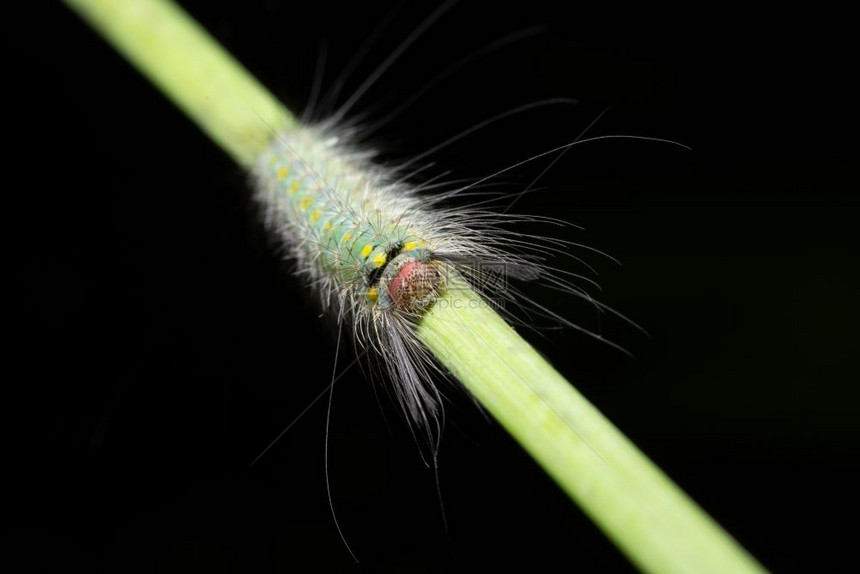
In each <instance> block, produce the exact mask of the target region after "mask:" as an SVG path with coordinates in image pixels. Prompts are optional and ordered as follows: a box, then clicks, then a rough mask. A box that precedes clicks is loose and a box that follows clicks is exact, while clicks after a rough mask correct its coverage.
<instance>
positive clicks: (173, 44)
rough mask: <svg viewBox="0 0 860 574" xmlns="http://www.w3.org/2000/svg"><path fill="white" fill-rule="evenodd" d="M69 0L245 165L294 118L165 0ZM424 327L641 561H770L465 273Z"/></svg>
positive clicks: (736, 566)
mask: <svg viewBox="0 0 860 574" xmlns="http://www.w3.org/2000/svg"><path fill="white" fill-rule="evenodd" d="M65 1H66V3H67V4H68V5H69V6H71V7H72V8H73V9H74V10H76V11H77V12H78V13H79V14H80V15H81V16H82V17H83V18H84V19H85V20H86V21H88V22H89V23H90V25H92V26H93V27H94V28H95V29H96V30H98V31H99V32H100V33H101V34H102V35H103V36H104V37H105V38H107V39H108V41H109V42H110V43H111V44H112V45H113V46H114V47H115V48H116V49H117V50H118V51H120V52H121V53H123V54H124V55H125V56H126V57H127V58H128V59H129V60H130V61H131V62H132V63H133V64H134V65H135V66H136V67H137V68H138V69H139V70H140V71H141V73H143V74H144V75H146V76H147V77H148V78H149V79H150V80H152V82H153V83H155V84H156V85H157V86H158V87H159V88H160V89H161V90H162V91H163V92H164V93H165V94H166V95H167V96H168V97H169V98H171V99H172V100H173V101H174V102H175V103H176V104H177V106H179V107H180V108H181V109H182V110H183V111H184V112H185V113H186V114H187V115H188V116H189V117H191V118H192V119H193V120H194V121H195V122H196V123H197V124H198V125H199V126H200V127H201V128H202V129H203V130H204V131H205V132H206V133H208V134H209V135H210V136H211V137H212V139H213V140H214V141H215V142H217V143H218V144H219V145H220V146H221V147H223V148H224V149H225V150H226V151H227V152H228V153H229V154H230V155H232V156H233V157H234V158H235V160H236V161H237V162H238V163H239V164H241V165H243V166H245V167H249V166H251V165H252V164H253V163H254V162H255V160H256V158H257V157H258V156H259V155H260V154H261V153H263V152H264V150H265V149H266V148H267V147H268V145H269V144H270V143H271V141H272V138H273V137H274V134H275V133H276V132H279V131H281V130H287V129H294V128H296V127H297V126H298V123H297V122H296V120H295V118H294V117H293V116H292V114H290V112H289V111H287V110H286V108H284V107H283V106H282V105H281V104H280V103H279V102H278V101H277V100H276V99H275V98H274V97H273V96H272V95H271V94H270V93H269V92H268V91H267V90H266V89H265V88H264V87H262V86H261V85H260V84H259V83H258V82H257V81H256V80H255V79H254V78H253V77H252V76H251V75H250V74H249V73H248V72H247V71H246V70H244V68H242V67H241V66H240V65H239V64H238V63H237V62H236V61H235V60H234V59H233V58H232V56H230V54H228V53H227V52H226V51H225V50H224V49H223V48H222V47H221V46H219V45H218V44H217V43H216V42H215V41H214V40H213V39H212V38H211V37H210V36H209V35H208V34H207V33H206V32H205V31H204V30H203V29H202V28H200V26H199V25H198V24H197V23H195V22H194V21H193V20H192V19H191V18H190V17H189V16H188V15H187V14H185V13H184V12H183V11H182V10H181V9H179V8H178V7H177V6H175V5H174V4H172V3H170V2H168V1H167V0H65ZM418 334H419V336H420V338H421V339H422V341H423V342H424V343H425V344H426V346H427V347H428V348H429V349H430V350H431V351H432V352H433V354H434V355H435V356H436V358H437V359H438V360H439V361H440V363H441V364H442V365H444V366H445V367H446V368H447V369H449V370H450V371H451V373H453V375H454V376H455V377H457V379H458V380H459V381H460V382H461V383H462V384H463V385H464V386H465V387H466V388H468V389H469V391H471V392H472V394H474V396H475V397H477V399H478V400H479V401H480V402H481V404H482V405H484V407H485V408H486V409H487V410H488V411H489V412H490V413H492V414H493V416H494V417H495V418H496V419H497V420H498V421H499V422H500V423H501V424H502V425H503V426H504V427H505V428H506V429H507V430H508V431H509V432H510V433H511V434H512V435H513V436H514V438H516V439H517V440H518V441H519V442H520V444H521V445H522V446H523V447H524V448H525V449H526V450H527V451H528V452H529V453H530V454H531V455H532V456H533V457H534V458H535V460H537V462H538V463H540V464H541V465H542V466H543V468H544V469H545V470H546V471H547V473H549V475H550V476H552V478H553V479H554V480H555V481H556V482H557V483H558V484H559V485H560V486H561V487H562V488H563V489H564V490H565V491H566V492H567V493H568V494H569V495H570V496H571V498H572V499H573V500H574V501H576V502H577V503H578V504H579V505H580V506H581V507H582V508H583V509H584V510H585V512H586V513H587V514H588V515H589V516H590V517H591V518H592V519H593V520H594V521H595V522H596V523H597V524H598V525H599V526H600V528H602V529H603V531H604V532H605V533H606V534H607V535H608V536H609V537H610V538H611V539H612V540H613V541H614V542H615V543H616V544H617V545H618V547H619V548H621V549H622V551H623V552H624V553H625V554H626V555H627V556H628V557H629V558H630V560H631V561H632V562H633V563H635V564H636V565H637V566H639V567H640V568H641V569H642V570H645V571H650V572H697V573H699V572H732V573H737V572H761V571H763V569H762V568H761V566H760V565H759V564H758V563H757V562H756V561H755V559H754V558H752V557H751V556H750V555H749V554H748V553H747V552H746V551H745V550H744V549H743V548H741V546H740V545H739V544H737V542H735V541H734V540H733V539H732V538H731V537H730V536H729V535H728V534H727V533H726V532H725V531H724V530H723V529H722V528H720V526H719V525H717V524H716V523H715V522H714V521H713V520H712V519H711V518H710V517H709V516H708V515H707V514H705V513H704V511H702V510H701V509H700V508H699V507H698V506H696V504H695V503H694V502H693V501H692V500H690V499H689V498H688V497H687V496H686V495H685V494H684V493H683V492H682V491H681V490H680V489H679V488H678V487H677V486H676V485H675V484H673V483H672V482H671V480H669V479H668V478H667V477H666V475H665V474H663V473H662V472H661V471H660V469H658V468H657V467H656V466H655V465H654V464H653V463H652V462H651V461H650V460H649V459H648V458H647V457H646V456H645V455H644V454H642V452H641V451H639V450H638V449H637V448H636V447H635V446H634V445H633V444H632V443H631V442H630V441H629V440H628V439H627V438H626V437H625V436H624V435H623V434H622V433H621V432H620V431H619V430H618V429H617V428H616V427H615V426H614V425H612V424H611V423H610V422H609V421H608V420H607V419H606V418H605V417H604V416H603V415H602V414H601V413H600V412H599V411H598V410H597V409H596V408H594V406H592V405H591V404H590V403H589V402H588V401H587V400H586V399H585V398H584V397H583V396H582V395H581V394H580V393H579V392H577V391H576V389H574V388H573V386H571V385H570V383H569V382H567V381H566V380H565V379H564V378H563V377H562V376H561V375H560V374H559V373H558V372H557V371H555V370H554V369H553V368H552V367H551V366H550V365H549V364H548V363H547V362H546V361H545V360H544V359H543V358H541V357H540V355H539V354H538V353H537V352H536V351H535V350H534V349H533V348H532V347H531V346H529V344H528V343H527V342H525V341H524V340H523V339H522V338H521V337H520V336H519V335H518V334H517V333H516V332H515V331H514V330H513V329H512V328H511V327H510V326H509V325H507V324H506V323H505V322H504V321H503V320H502V319H501V318H500V317H499V315H498V314H497V313H495V311H493V310H492V309H491V308H490V307H489V306H488V305H487V304H485V303H484V302H483V301H481V299H480V298H479V297H478V295H476V294H475V293H474V292H473V291H471V290H470V289H469V288H468V286H467V285H466V284H465V283H461V282H459V280H457V279H456V278H452V280H451V282H450V283H449V289H448V291H447V293H446V294H445V295H444V296H443V297H441V298H440V299H439V301H438V302H437V303H436V305H435V306H434V307H433V308H432V309H431V310H430V311H429V312H428V313H427V315H426V317H425V318H424V319H423V321H422V324H421V325H420V326H419V328H418ZM501 502H502V504H503V501H501ZM525 527H527V525H526V526H525ZM575 563H576V556H575V551H574V552H572V553H571V565H575Z"/></svg>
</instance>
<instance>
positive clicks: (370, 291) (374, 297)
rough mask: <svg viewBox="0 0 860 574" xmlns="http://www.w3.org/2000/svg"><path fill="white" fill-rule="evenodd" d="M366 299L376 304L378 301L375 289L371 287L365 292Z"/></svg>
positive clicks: (377, 292)
mask: <svg viewBox="0 0 860 574" xmlns="http://www.w3.org/2000/svg"><path fill="white" fill-rule="evenodd" d="M367 298H368V299H370V300H371V301H373V302H374V303H376V301H377V300H378V299H379V291H377V290H376V287H371V288H370V289H368V290H367Z"/></svg>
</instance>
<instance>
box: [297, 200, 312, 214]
mask: <svg viewBox="0 0 860 574" xmlns="http://www.w3.org/2000/svg"><path fill="white" fill-rule="evenodd" d="M313 202H314V198H312V197H306V198H304V199H302V201H301V202H300V203H299V207H300V208H301V209H302V211H307V209H308V208H309V207H310V206H311V204H312V203H313Z"/></svg>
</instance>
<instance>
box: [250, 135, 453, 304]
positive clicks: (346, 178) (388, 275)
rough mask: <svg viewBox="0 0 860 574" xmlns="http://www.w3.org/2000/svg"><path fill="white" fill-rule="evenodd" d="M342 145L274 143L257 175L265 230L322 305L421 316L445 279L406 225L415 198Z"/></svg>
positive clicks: (308, 140) (299, 138) (303, 138)
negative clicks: (287, 251) (335, 302)
mask: <svg viewBox="0 0 860 574" xmlns="http://www.w3.org/2000/svg"><path fill="white" fill-rule="evenodd" d="M339 141H340V140H339V138H338V137H336V136H326V134H325V133H324V130H318V129H314V128H304V129H302V130H299V131H297V132H291V133H288V134H284V135H283V136H281V137H280V138H278V139H276V141H275V142H274V143H273V144H272V146H271V148H270V149H269V152H268V153H267V154H266V155H265V156H264V158H263V160H261V161H260V162H259V163H258V165H257V167H256V169H255V172H254V175H255V177H256V179H257V183H258V185H257V189H258V190H259V192H258V194H259V195H260V197H259V199H260V200H261V203H262V204H263V206H264V208H265V209H266V211H267V220H268V221H269V224H270V227H273V228H274V229H275V231H277V232H278V233H279V234H281V235H282V236H283V237H284V239H286V240H287V241H286V244H287V245H292V246H294V247H292V248H291V255H292V256H293V258H294V259H295V260H296V261H297V263H298V265H299V270H300V272H302V273H303V274H305V275H309V276H310V277H311V278H312V279H313V280H315V281H317V282H319V283H320V284H322V285H324V286H325V287H326V289H324V291H325V293H326V295H325V297H326V298H334V299H336V298H337V297H338V296H339V294H340V295H343V294H345V295H346V296H347V303H349V307H350V308H351V309H353V310H355V309H356V305H358V304H359V301H358V299H360V298H361V299H363V300H364V301H365V303H370V304H371V305H372V306H373V308H377V309H379V310H389V309H392V308H401V309H406V310H410V311H418V310H421V309H424V308H425V307H426V306H427V305H428V304H429V303H430V302H431V301H432V299H433V297H434V294H435V293H436V292H437V291H438V290H439V286H440V284H441V282H442V273H441V272H440V271H439V270H438V266H434V265H432V264H431V262H432V261H433V255H432V252H431V251H430V250H429V249H428V248H427V246H426V242H425V239H424V235H425V234H424V233H422V231H421V230H420V229H413V228H411V227H410V226H409V225H408V223H407V222H408V221H409V220H410V218H409V214H410V213H414V212H415V211H416V210H417V209H418V207H419V206H418V205H417V202H416V200H415V198H414V197H413V196H412V195H411V194H410V193H409V192H408V191H407V190H405V189H403V187H402V186H400V185H397V184H394V183H391V182H390V179H391V176H390V175H389V174H388V172H384V171H383V170H382V169H380V168H379V167H376V166H374V165H372V164H370V163H369V162H368V156H367V155H366V154H357V153H354V152H351V151H350V150H349V149H347V148H346V147H344V146H341V145H340V143H339ZM416 265H418V266H419V267H418V268H416V267H415V266H416ZM419 269H420V270H421V272H418V270H419ZM403 270H405V275H404V276H400V275H399V272H400V271H403ZM412 282H415V285H412ZM392 285H393V286H394V292H393V293H392V292H391V290H390V289H389V287H391V286H392Z"/></svg>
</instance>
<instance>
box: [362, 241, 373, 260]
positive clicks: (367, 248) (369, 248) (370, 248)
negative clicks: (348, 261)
mask: <svg viewBox="0 0 860 574" xmlns="http://www.w3.org/2000/svg"><path fill="white" fill-rule="evenodd" d="M372 251H373V245H371V244H370V243H368V244H367V245H365V246H364V247H362V248H361V256H362V257H364V258H365V259H367V256H368V255H370V253H371V252H372Z"/></svg>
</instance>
